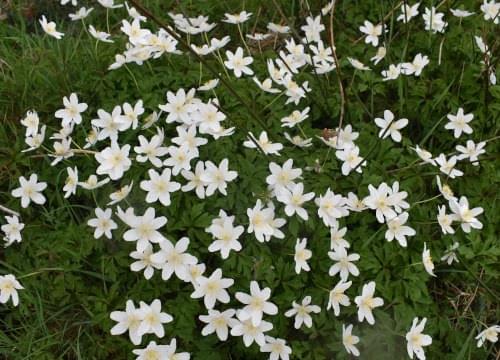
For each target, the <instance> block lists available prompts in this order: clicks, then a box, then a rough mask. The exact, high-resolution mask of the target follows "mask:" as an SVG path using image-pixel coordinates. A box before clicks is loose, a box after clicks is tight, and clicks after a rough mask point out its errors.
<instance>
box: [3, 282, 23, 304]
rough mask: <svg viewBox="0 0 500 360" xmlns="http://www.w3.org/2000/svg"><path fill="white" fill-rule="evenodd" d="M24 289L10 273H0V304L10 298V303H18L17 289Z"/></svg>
mask: <svg viewBox="0 0 500 360" xmlns="http://www.w3.org/2000/svg"><path fill="white" fill-rule="evenodd" d="M22 289H24V288H23V287H22V285H21V284H20V283H19V281H17V279H16V277H15V276H14V275H12V274H7V275H0V304H6V303H7V301H9V299H11V298H12V305H14V306H17V305H18V304H19V295H18V294H17V290H22Z"/></svg>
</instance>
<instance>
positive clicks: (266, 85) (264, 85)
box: [247, 35, 284, 126]
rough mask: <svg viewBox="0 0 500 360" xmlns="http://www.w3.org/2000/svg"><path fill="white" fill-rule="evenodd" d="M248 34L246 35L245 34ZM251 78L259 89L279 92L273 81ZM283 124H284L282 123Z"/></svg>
mask: <svg viewBox="0 0 500 360" xmlns="http://www.w3.org/2000/svg"><path fill="white" fill-rule="evenodd" d="M247 36H248V35H247ZM252 80H253V81H254V82H255V83H256V84H257V86H258V87H259V89H261V90H262V91H265V92H267V93H269V94H278V93H280V92H281V90H280V89H275V88H273V81H272V80H271V79H269V78H267V79H265V80H264V81H262V82H260V81H259V79H258V78H257V77H256V76H254V77H252ZM282 126H284V125H282Z"/></svg>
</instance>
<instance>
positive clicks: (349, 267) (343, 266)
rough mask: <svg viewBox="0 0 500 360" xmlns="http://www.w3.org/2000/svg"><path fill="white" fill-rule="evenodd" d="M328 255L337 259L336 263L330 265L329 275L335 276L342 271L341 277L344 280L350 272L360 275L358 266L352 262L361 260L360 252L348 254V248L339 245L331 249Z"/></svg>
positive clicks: (334, 259)
mask: <svg viewBox="0 0 500 360" xmlns="http://www.w3.org/2000/svg"><path fill="white" fill-rule="evenodd" d="M328 256H329V257H330V259H332V260H333V261H335V264H333V265H332V266H331V267H330V270H329V271H328V275H330V276H335V275H336V274H338V273H340V279H341V280H342V281H346V280H347V278H348V277H349V274H352V275H353V276H358V275H359V270H358V268H357V266H356V265H354V264H353V263H352V262H353V261H358V260H359V258H360V256H359V254H356V253H352V254H350V255H348V254H347V250H346V249H345V248H344V247H338V248H335V249H334V250H333V251H329V252H328Z"/></svg>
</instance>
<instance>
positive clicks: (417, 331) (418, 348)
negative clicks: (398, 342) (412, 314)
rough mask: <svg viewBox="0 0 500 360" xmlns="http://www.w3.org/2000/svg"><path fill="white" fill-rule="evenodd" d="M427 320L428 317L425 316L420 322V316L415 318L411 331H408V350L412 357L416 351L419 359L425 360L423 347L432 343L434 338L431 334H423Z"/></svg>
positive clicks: (411, 357)
mask: <svg viewBox="0 0 500 360" xmlns="http://www.w3.org/2000/svg"><path fill="white" fill-rule="evenodd" d="M426 322H427V318H423V319H422V321H421V322H420V324H419V323H418V317H416V318H414V319H413V323H412V325H411V329H410V331H408V332H407V333H406V341H407V343H406V350H407V351H408V356H409V357H410V359H413V354H414V353H415V355H416V356H417V358H418V359H419V360H425V353H424V349H423V347H424V346H429V345H430V344H432V338H431V337H430V336H429V335H426V334H422V331H424V327H425V323H426Z"/></svg>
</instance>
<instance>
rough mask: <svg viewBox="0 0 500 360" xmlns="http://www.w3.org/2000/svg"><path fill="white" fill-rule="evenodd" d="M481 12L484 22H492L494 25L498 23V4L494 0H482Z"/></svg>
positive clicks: (499, 8) (499, 17) (499, 7)
mask: <svg viewBox="0 0 500 360" xmlns="http://www.w3.org/2000/svg"><path fill="white" fill-rule="evenodd" d="M481 11H482V12H483V14H484V20H493V22H494V23H495V24H498V23H499V21H500V16H499V14H500V3H497V2H496V1H495V0H490V1H488V0H483V4H482V5H481Z"/></svg>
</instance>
